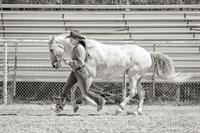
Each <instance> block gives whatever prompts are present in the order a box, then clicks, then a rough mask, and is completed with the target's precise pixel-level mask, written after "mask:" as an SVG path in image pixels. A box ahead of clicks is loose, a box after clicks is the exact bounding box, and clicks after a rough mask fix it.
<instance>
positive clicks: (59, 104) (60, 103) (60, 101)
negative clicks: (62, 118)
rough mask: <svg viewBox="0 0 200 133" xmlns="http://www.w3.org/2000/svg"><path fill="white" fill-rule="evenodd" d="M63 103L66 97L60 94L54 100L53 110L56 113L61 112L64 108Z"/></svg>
mask: <svg viewBox="0 0 200 133" xmlns="http://www.w3.org/2000/svg"><path fill="white" fill-rule="evenodd" d="M65 103H66V99H65V98H64V97H62V96H60V97H59V98H58V100H57V101H56V107H55V112H56V113H60V112H62V111H63V110H64V106H65Z"/></svg>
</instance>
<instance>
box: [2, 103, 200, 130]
mask: <svg viewBox="0 0 200 133" xmlns="http://www.w3.org/2000/svg"><path fill="white" fill-rule="evenodd" d="M50 106H51V105H20V104H17V105H0V133H200V106H145V107H144V111H143V115H140V116H135V115H129V114H127V111H134V110H135V109H136V106H135V105H132V106H130V105H129V106H127V107H126V111H125V112H124V113H122V114H120V115H115V111H116V109H117V106H116V105H115V106H114V105H112V106H109V105H106V106H105V107H104V109H103V111H101V112H100V113H99V112H97V111H96V107H93V106H89V105H82V106H81V107H80V110H79V111H78V112H77V113H76V114H74V113H73V112H72V107H71V106H66V107H65V111H64V112H63V113H62V114H60V115H56V114H55V113H54V112H53V111H52V110H51V109H50Z"/></svg>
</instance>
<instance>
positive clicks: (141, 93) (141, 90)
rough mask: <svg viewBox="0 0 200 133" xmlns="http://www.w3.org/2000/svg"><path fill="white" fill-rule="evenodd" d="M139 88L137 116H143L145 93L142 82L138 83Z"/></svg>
mask: <svg viewBox="0 0 200 133" xmlns="http://www.w3.org/2000/svg"><path fill="white" fill-rule="evenodd" d="M137 88H138V96H139V105H138V109H137V112H136V114H138V115H141V114H142V108H143V104H144V98H145V91H144V88H143V87H142V84H141V80H139V81H138V84H137Z"/></svg>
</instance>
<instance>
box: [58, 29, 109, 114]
mask: <svg viewBox="0 0 200 133" xmlns="http://www.w3.org/2000/svg"><path fill="white" fill-rule="evenodd" d="M68 38H69V39H70V43H71V44H72V45H74V47H73V50H72V53H71V60H70V61H69V65H70V66H71V67H72V72H71V73H70V75H69V78H68V80H67V82H66V83H65V85H64V87H63V90H62V93H61V95H60V97H59V100H58V102H57V104H56V111H57V112H61V111H62V110H63V109H64V106H65V100H66V97H67V96H69V93H70V92H71V91H70V90H71V88H72V87H73V86H74V84H76V83H77V82H78V83H79V84H80V86H81V87H82V88H81V90H82V91H81V93H82V95H83V97H84V98H85V99H86V100H88V101H90V102H93V103H95V104H96V105H97V111H100V110H102V108H103V105H104V104H105V100H104V98H103V97H101V96H99V95H97V94H96V93H93V92H91V91H90V90H89V87H90V85H91V83H90V82H88V80H89V76H90V75H89V72H88V70H87V68H86V66H85V64H86V62H87V55H88V54H87V47H86V44H85V42H84V40H85V39H86V38H85V37H84V36H83V35H82V34H80V33H78V32H71V33H70V35H69V36H68ZM77 110H78V107H77V108H76V109H74V112H76V111H77Z"/></svg>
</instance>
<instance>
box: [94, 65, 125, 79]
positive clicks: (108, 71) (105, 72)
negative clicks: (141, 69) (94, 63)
mask: <svg viewBox="0 0 200 133" xmlns="http://www.w3.org/2000/svg"><path fill="white" fill-rule="evenodd" d="M125 71H126V68H123V67H110V68H105V67H104V68H100V67H99V68H97V71H96V76H97V77H112V76H118V75H120V76H121V75H123V74H124V73H125Z"/></svg>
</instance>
